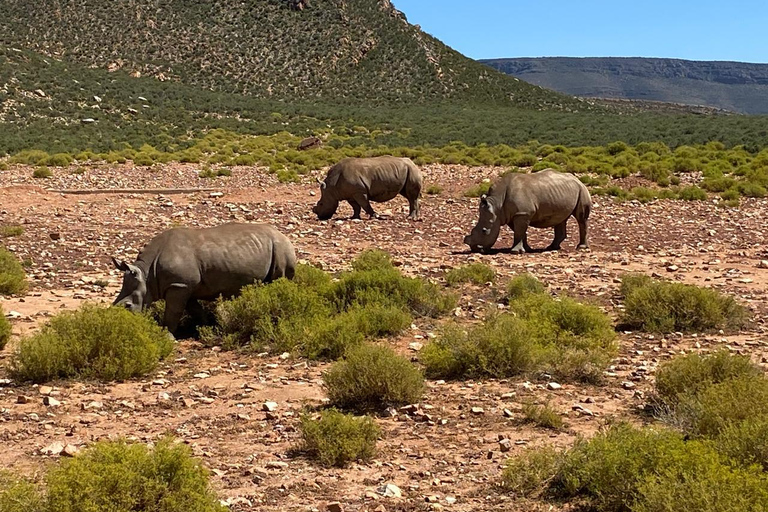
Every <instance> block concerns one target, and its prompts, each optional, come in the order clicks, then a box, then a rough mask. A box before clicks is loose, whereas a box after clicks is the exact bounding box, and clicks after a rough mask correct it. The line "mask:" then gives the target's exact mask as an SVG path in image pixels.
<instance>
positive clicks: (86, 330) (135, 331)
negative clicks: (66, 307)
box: [11, 305, 173, 382]
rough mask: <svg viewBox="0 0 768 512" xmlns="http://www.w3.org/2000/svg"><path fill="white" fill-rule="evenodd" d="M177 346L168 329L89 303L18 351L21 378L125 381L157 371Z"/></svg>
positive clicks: (16, 371) (55, 320)
mask: <svg viewBox="0 0 768 512" xmlns="http://www.w3.org/2000/svg"><path fill="white" fill-rule="evenodd" d="M172 349H173V341H172V340H171V338H170V337H169V335H168V332H167V331H165V330H164V329H162V328H161V327H159V326H158V325H157V324H156V323H154V322H153V321H152V320H150V319H149V318H147V317H145V316H144V315H136V314H133V313H131V312H129V311H128V310H126V309H124V308H117V307H111V308H98V307H96V306H93V305H85V306H83V307H82V308H80V309H79V310H77V311H71V312H64V313H60V314H59V315H57V316H55V317H53V318H52V319H51V320H50V321H49V322H48V323H47V324H46V325H44V326H43V328H42V329H41V330H40V332H38V333H37V334H34V335H33V336H30V337H26V338H23V339H22V340H21V341H20V342H19V347H18V351H17V353H16V354H14V357H13V363H12V368H11V370H12V373H13V375H14V377H15V378H16V379H18V380H22V381H26V380H31V381H33V382H46V381H49V380H52V379H58V378H71V377H77V378H86V379H99V380H102V381H113V380H118V381H121V380H125V379H130V378H133V377H141V376H144V375H147V374H148V373H150V372H152V371H153V370H154V369H155V368H156V367H157V363H158V362H159V360H160V359H163V358H165V357H166V356H167V355H168V354H170V353H171V350H172Z"/></svg>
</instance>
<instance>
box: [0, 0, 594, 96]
mask: <svg viewBox="0 0 768 512" xmlns="http://www.w3.org/2000/svg"><path fill="white" fill-rule="evenodd" d="M0 12H2V14H3V15H2V16H0V44H5V45H7V46H9V47H13V48H19V49H22V50H31V51H35V52H39V53H42V54H45V55H49V56H53V57H58V58H61V59H64V60H68V61H76V62H78V63H81V64H85V65H87V66H93V67H99V68H102V69H109V70H118V69H121V70H124V71H126V72H129V73H131V74H133V75H134V76H137V75H139V74H140V75H142V76H153V77H156V78H158V79H160V80H173V81H178V82H182V83H185V84H188V85H194V86H199V87H205V88H210V89H214V90H217V91H223V92H233V93H245V94H249V95H252V96H258V97H263V98H274V99H283V100H285V101H292V100H296V99H318V98H322V99H332V100H334V101H337V102H343V103H357V104H368V103H370V102H379V103H386V104H388V105H389V104H395V103H406V104H407V103H413V102H423V101H426V100H439V101H442V100H444V99H452V100H456V101H458V102H463V101H473V102H476V103H477V102H485V103H491V104H499V105H501V104H505V105H516V106H521V107H528V108H535V109H543V110H549V109H553V110H574V109H577V110H584V109H589V108H590V106H589V105H588V104H586V103H585V102H583V101H578V100H576V99H574V98H570V97H567V96H565V95H561V94H558V93H554V92H552V91H550V90H546V89H542V88H540V87H535V86H532V85H530V84H527V83H524V82H522V81H519V80H516V79H514V78H511V77H509V76H506V75H504V74H503V73H499V72H497V71H494V70H491V69H489V68H488V67H486V66H483V65H481V64H479V63H477V62H475V61H474V60H471V59H468V58H467V57H465V56H463V55H461V54H460V53H458V52H456V51H454V50H452V49H451V48H449V47H448V46H446V45H445V44H443V43H442V42H440V41H439V40H437V39H435V38H433V37H431V36H429V35H428V34H426V33H424V32H423V31H422V30H421V29H420V28H419V27H418V26H416V25H412V24H410V23H408V21H407V19H406V17H405V15H404V14H403V13H401V12H400V11H398V10H397V9H396V8H395V7H394V5H393V4H392V3H391V1H390V0H215V1H212V0H160V1H158V0H120V1H116V0H51V1H37V2H36V1H30V0H0Z"/></svg>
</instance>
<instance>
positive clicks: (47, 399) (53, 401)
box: [43, 396, 61, 407]
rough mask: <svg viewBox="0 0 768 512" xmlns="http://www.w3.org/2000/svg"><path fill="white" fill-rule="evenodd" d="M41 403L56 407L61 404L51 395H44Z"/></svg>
mask: <svg viewBox="0 0 768 512" xmlns="http://www.w3.org/2000/svg"><path fill="white" fill-rule="evenodd" d="M43 405H47V406H48V407H58V406H60V405H61V402H59V401H58V400H56V399H55V398H53V397H50V396H45V397H43Z"/></svg>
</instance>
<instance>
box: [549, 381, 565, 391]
mask: <svg viewBox="0 0 768 512" xmlns="http://www.w3.org/2000/svg"><path fill="white" fill-rule="evenodd" d="M562 388H563V386H561V385H560V384H558V383H557V382H550V383H548V384H547V389H551V390H553V391H554V390H558V389H562Z"/></svg>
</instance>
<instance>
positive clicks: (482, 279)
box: [445, 263, 496, 286]
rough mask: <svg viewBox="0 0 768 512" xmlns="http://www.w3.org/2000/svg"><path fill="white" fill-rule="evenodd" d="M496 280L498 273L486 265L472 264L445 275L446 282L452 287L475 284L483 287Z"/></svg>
mask: <svg viewBox="0 0 768 512" xmlns="http://www.w3.org/2000/svg"><path fill="white" fill-rule="evenodd" d="M495 279H496V271H495V270H493V268H491V267H489V266H488V265H486V264H484V263H470V264H469V265H464V266H461V267H457V268H454V269H451V270H449V271H448V272H447V273H446V274H445V281H446V282H447V283H448V284H449V285H451V286H456V285H458V284H464V283H473V284H478V285H483V284H485V283H488V282H493V281H494V280H495Z"/></svg>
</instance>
